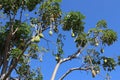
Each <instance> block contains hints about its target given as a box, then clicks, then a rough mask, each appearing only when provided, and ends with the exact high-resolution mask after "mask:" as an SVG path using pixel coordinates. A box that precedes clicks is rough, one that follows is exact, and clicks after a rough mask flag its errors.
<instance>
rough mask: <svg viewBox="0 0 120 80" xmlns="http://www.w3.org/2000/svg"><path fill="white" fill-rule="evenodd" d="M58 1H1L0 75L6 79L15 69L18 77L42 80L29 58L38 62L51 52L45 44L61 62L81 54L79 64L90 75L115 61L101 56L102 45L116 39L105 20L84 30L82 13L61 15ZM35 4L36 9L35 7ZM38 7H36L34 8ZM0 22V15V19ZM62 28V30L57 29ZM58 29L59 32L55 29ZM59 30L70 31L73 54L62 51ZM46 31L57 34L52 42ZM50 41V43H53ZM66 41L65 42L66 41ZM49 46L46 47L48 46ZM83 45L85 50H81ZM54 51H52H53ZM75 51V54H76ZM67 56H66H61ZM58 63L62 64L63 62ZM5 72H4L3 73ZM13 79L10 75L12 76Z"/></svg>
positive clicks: (63, 36)
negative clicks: (32, 67) (44, 43)
mask: <svg viewBox="0 0 120 80" xmlns="http://www.w3.org/2000/svg"><path fill="white" fill-rule="evenodd" d="M61 1H62V0H2V1H0V10H1V12H3V14H7V15H4V16H6V17H7V18H4V19H7V22H3V24H1V25H0V27H1V28H2V29H1V31H0V44H1V46H0V78H1V79H3V80H6V79H7V78H8V77H9V76H10V78H12V75H11V73H12V72H13V71H14V70H15V71H14V72H16V74H17V75H16V76H17V77H18V79H20V80H43V77H42V74H41V71H40V69H39V68H38V69H34V70H32V69H31V66H30V64H29V63H30V62H31V60H33V59H35V60H40V61H42V56H43V53H45V52H47V51H51V48H49V43H52V46H55V47H56V50H55V51H54V50H53V56H54V57H55V60H56V61H57V64H58V63H59V62H60V61H63V62H65V60H66V61H69V60H72V59H75V58H78V57H79V56H81V55H80V54H81V53H82V50H85V51H84V52H83V53H82V54H83V55H82V57H83V61H82V62H83V64H84V65H83V67H84V68H88V69H90V71H91V73H92V76H93V77H95V76H96V75H97V74H98V73H100V71H101V69H102V68H101V65H102V67H103V69H104V70H106V71H112V70H114V69H115V67H116V65H117V64H120V57H118V63H116V61H115V60H114V59H113V58H109V57H106V56H104V54H101V53H104V47H105V45H106V44H107V45H108V46H110V45H112V44H113V43H114V42H115V41H117V33H116V32H115V31H113V30H112V29H109V27H108V26H107V22H106V21H105V20H100V21H98V22H97V24H96V26H95V27H94V28H91V29H89V30H88V32H87V31H84V28H85V26H84V24H85V22H84V19H85V16H84V15H83V14H82V13H80V12H74V11H72V12H69V13H67V14H66V15H64V14H63V12H62V10H61V8H60V2H61ZM36 6H37V7H39V8H36ZM37 9H38V10H37ZM26 12H27V13H29V12H34V13H35V14H34V15H35V16H34V15H29V16H27V19H26V20H25V21H23V20H22V19H23V18H25V16H24V15H23V14H26ZM0 19H1V21H3V20H4V19H2V17H1V18H0ZM59 26H61V27H62V29H60V28H59ZM59 30H60V32H59ZM62 31H69V32H71V37H72V38H73V39H74V43H76V48H77V49H78V51H77V52H76V53H75V54H73V55H69V54H65V52H66V51H64V45H65V43H64V41H63V40H65V36H67V35H66V34H64V35H63V34H62ZM44 32H47V33H48V34H49V35H50V36H51V37H54V36H53V35H54V34H53V32H55V33H57V35H56V37H54V39H55V41H56V42H54V41H51V40H49V39H47V36H46V34H44ZM41 40H44V41H46V42H47V45H44V46H47V48H46V47H42V46H41V44H39V43H40V42H41ZM53 44H54V45H53ZM66 44H69V43H66ZM48 48H49V49H48ZM84 48H85V49H84ZM54 52H55V53H54ZM77 54H78V55H77ZM64 55H65V56H66V55H68V57H67V58H65V56H64ZM63 62H62V63H63ZM4 74H5V75H4ZM13 79H14V78H13Z"/></svg>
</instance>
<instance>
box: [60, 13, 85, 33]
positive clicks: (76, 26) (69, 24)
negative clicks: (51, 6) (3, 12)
mask: <svg viewBox="0 0 120 80" xmlns="http://www.w3.org/2000/svg"><path fill="white" fill-rule="evenodd" d="M84 18H85V16H84V15H83V14H81V13H80V12H70V13H68V14H67V15H66V16H65V17H64V19H63V27H62V28H63V30H65V31H66V30H72V32H73V33H74V34H75V35H77V34H80V33H81V32H83V31H84V22H83V19H84Z"/></svg>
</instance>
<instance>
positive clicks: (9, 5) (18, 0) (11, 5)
mask: <svg viewBox="0 0 120 80" xmlns="http://www.w3.org/2000/svg"><path fill="white" fill-rule="evenodd" d="M0 4H1V5H2V9H3V10H4V13H7V14H10V12H12V13H13V14H16V13H17V11H18V9H19V8H20V6H21V4H22V0H2V1H0Z"/></svg>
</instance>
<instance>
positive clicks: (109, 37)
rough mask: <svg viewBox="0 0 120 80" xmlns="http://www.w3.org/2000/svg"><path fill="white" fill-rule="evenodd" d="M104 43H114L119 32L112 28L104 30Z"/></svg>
mask: <svg viewBox="0 0 120 80" xmlns="http://www.w3.org/2000/svg"><path fill="white" fill-rule="evenodd" d="M101 39H102V42H103V44H107V45H112V44H113V43H114V42H115V41H116V40H117V34H116V32H114V31H113V30H111V29H107V30H104V31H103V36H102V37H101Z"/></svg>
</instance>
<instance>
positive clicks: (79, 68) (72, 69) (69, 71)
mask: <svg viewBox="0 0 120 80" xmlns="http://www.w3.org/2000/svg"><path fill="white" fill-rule="evenodd" d="M90 69H91V68H90V67H88V68H81V67H77V68H71V69H69V70H68V71H67V72H66V73H65V74H64V75H63V76H62V77H61V78H60V79H59V80H63V79H64V78H65V77H66V76H67V75H68V74H69V73H71V72H72V71H75V70H90Z"/></svg>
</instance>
